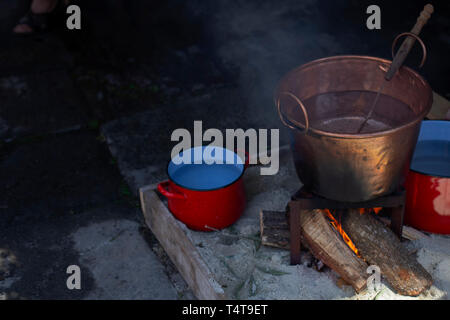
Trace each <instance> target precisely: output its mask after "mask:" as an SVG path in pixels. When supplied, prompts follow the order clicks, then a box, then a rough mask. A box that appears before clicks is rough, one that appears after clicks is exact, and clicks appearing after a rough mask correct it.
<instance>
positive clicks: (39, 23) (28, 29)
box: [13, 0, 58, 34]
mask: <svg viewBox="0 0 450 320" xmlns="http://www.w3.org/2000/svg"><path fill="white" fill-rule="evenodd" d="M57 4H58V0H33V2H32V3H31V7H30V11H29V12H28V13H27V14H26V15H25V16H24V17H22V19H20V21H19V24H17V25H16V26H15V27H14V29H13V32H14V33H16V34H29V33H33V32H35V31H37V30H36V29H45V28H46V27H47V25H46V20H47V19H46V16H47V15H48V14H49V13H51V12H52V11H53V10H54V9H55V7H56V5H57Z"/></svg>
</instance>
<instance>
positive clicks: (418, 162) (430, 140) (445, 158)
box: [405, 120, 450, 234]
mask: <svg viewBox="0 0 450 320" xmlns="http://www.w3.org/2000/svg"><path fill="white" fill-rule="evenodd" d="M405 187H406V203H405V223H406V224H408V225H410V226H412V227H415V228H417V229H421V230H424V231H428V232H432V233H440V234H450V121H437V120H436V121H435V120H426V121H423V122H422V125H421V129H420V134H419V139H418V142H417V145H416V149H415V151H414V155H413V158H412V161H411V166H410V172H409V174H408V176H407V179H406V183H405Z"/></svg>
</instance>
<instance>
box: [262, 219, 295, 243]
mask: <svg viewBox="0 0 450 320" xmlns="http://www.w3.org/2000/svg"><path fill="white" fill-rule="evenodd" d="M259 223H260V231H261V232H260V233H261V243H262V245H265V246H270V247H275V248H281V249H286V250H289V239H290V236H289V226H288V222H287V216H286V212H280V211H261V212H260V213H259Z"/></svg>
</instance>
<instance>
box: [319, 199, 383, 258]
mask: <svg viewBox="0 0 450 320" xmlns="http://www.w3.org/2000/svg"><path fill="white" fill-rule="evenodd" d="M381 209H382V208H378V207H377V208H370V209H365V208H360V209H359V213H360V214H364V213H370V212H374V213H375V214H378V213H379V212H380V211H381ZM325 213H326V214H327V216H328V218H329V219H330V223H331V225H332V226H333V227H334V228H335V229H336V230H337V232H339V234H340V235H341V237H342V239H343V240H344V242H345V243H346V244H347V246H348V247H349V248H350V249H351V250H352V251H353V252H354V253H355V254H356V255H357V256H358V257H359V258H361V259H362V257H361V254H360V253H359V250H358V248H356V246H355V244H354V243H353V241H352V240H351V239H350V237H349V236H348V235H347V233H345V231H344V229H343V228H342V225H341V224H340V223H339V222H338V221H337V220H336V218H335V217H334V216H333V215H332V214H331V212H330V210H328V209H325Z"/></svg>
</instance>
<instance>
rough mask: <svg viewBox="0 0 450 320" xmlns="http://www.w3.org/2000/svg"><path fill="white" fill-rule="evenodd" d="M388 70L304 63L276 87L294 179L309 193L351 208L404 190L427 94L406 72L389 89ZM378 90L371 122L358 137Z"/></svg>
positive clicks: (340, 60) (358, 59) (336, 60)
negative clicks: (287, 131)
mask: <svg viewBox="0 0 450 320" xmlns="http://www.w3.org/2000/svg"><path fill="white" fill-rule="evenodd" d="M390 64H391V61H389V60H384V59H380V58H375V57H368V56H335V57H329V58H324V59H319V60H315V61H312V62H309V63H307V64H304V65H302V66H300V67H298V68H296V69H294V70H292V71H291V72H289V73H288V74H287V75H286V76H285V77H284V78H283V79H282V80H281V81H280V83H279V86H278V89H277V91H276V94H275V103H276V105H277V108H278V113H279V116H280V118H281V120H282V122H283V123H284V124H285V125H286V126H288V127H289V128H291V129H292V130H291V137H292V145H291V146H292V152H293V156H294V162H295V167H296V170H297V174H298V176H299V178H300V180H301V181H302V182H303V184H304V185H305V186H307V187H308V188H310V190H312V191H313V192H315V193H317V194H319V195H321V196H323V197H326V198H329V199H333V200H338V201H354V202H356V201H366V200H370V199H373V198H376V197H379V196H382V195H385V194H389V193H391V192H393V191H394V190H396V189H397V188H398V186H399V184H401V183H403V181H404V179H405V176H406V173H407V172H408V169H409V162H410V160H411V156H412V153H413V151H414V146H415V145H416V142H417V137H418V134H419V129H420V121H421V120H422V119H423V118H424V116H425V115H426V114H427V113H428V111H429V110H430V108H431V104H432V91H431V88H430V86H429V85H428V83H427V82H426V81H425V80H424V79H423V78H422V77H421V76H420V75H419V74H418V73H416V72H415V71H413V70H412V69H410V68H408V67H402V68H400V69H399V71H398V72H397V74H396V75H395V76H394V77H393V78H392V80H390V81H389V82H386V80H385V79H384V75H385V72H386V71H387V69H388V68H389V66H390ZM380 89H381V90H380ZM379 90H380V92H381V96H380V97H381V98H380V99H379V101H378V103H377V105H376V107H375V109H374V112H373V114H372V116H371V119H370V120H369V121H367V126H366V127H365V128H364V130H362V131H361V132H360V133H357V132H358V127H359V125H360V124H361V123H362V122H363V121H364V120H365V117H366V115H367V114H368V112H369V109H370V108H371V105H372V102H373V100H374V99H375V96H376V93H377V91H379Z"/></svg>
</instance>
